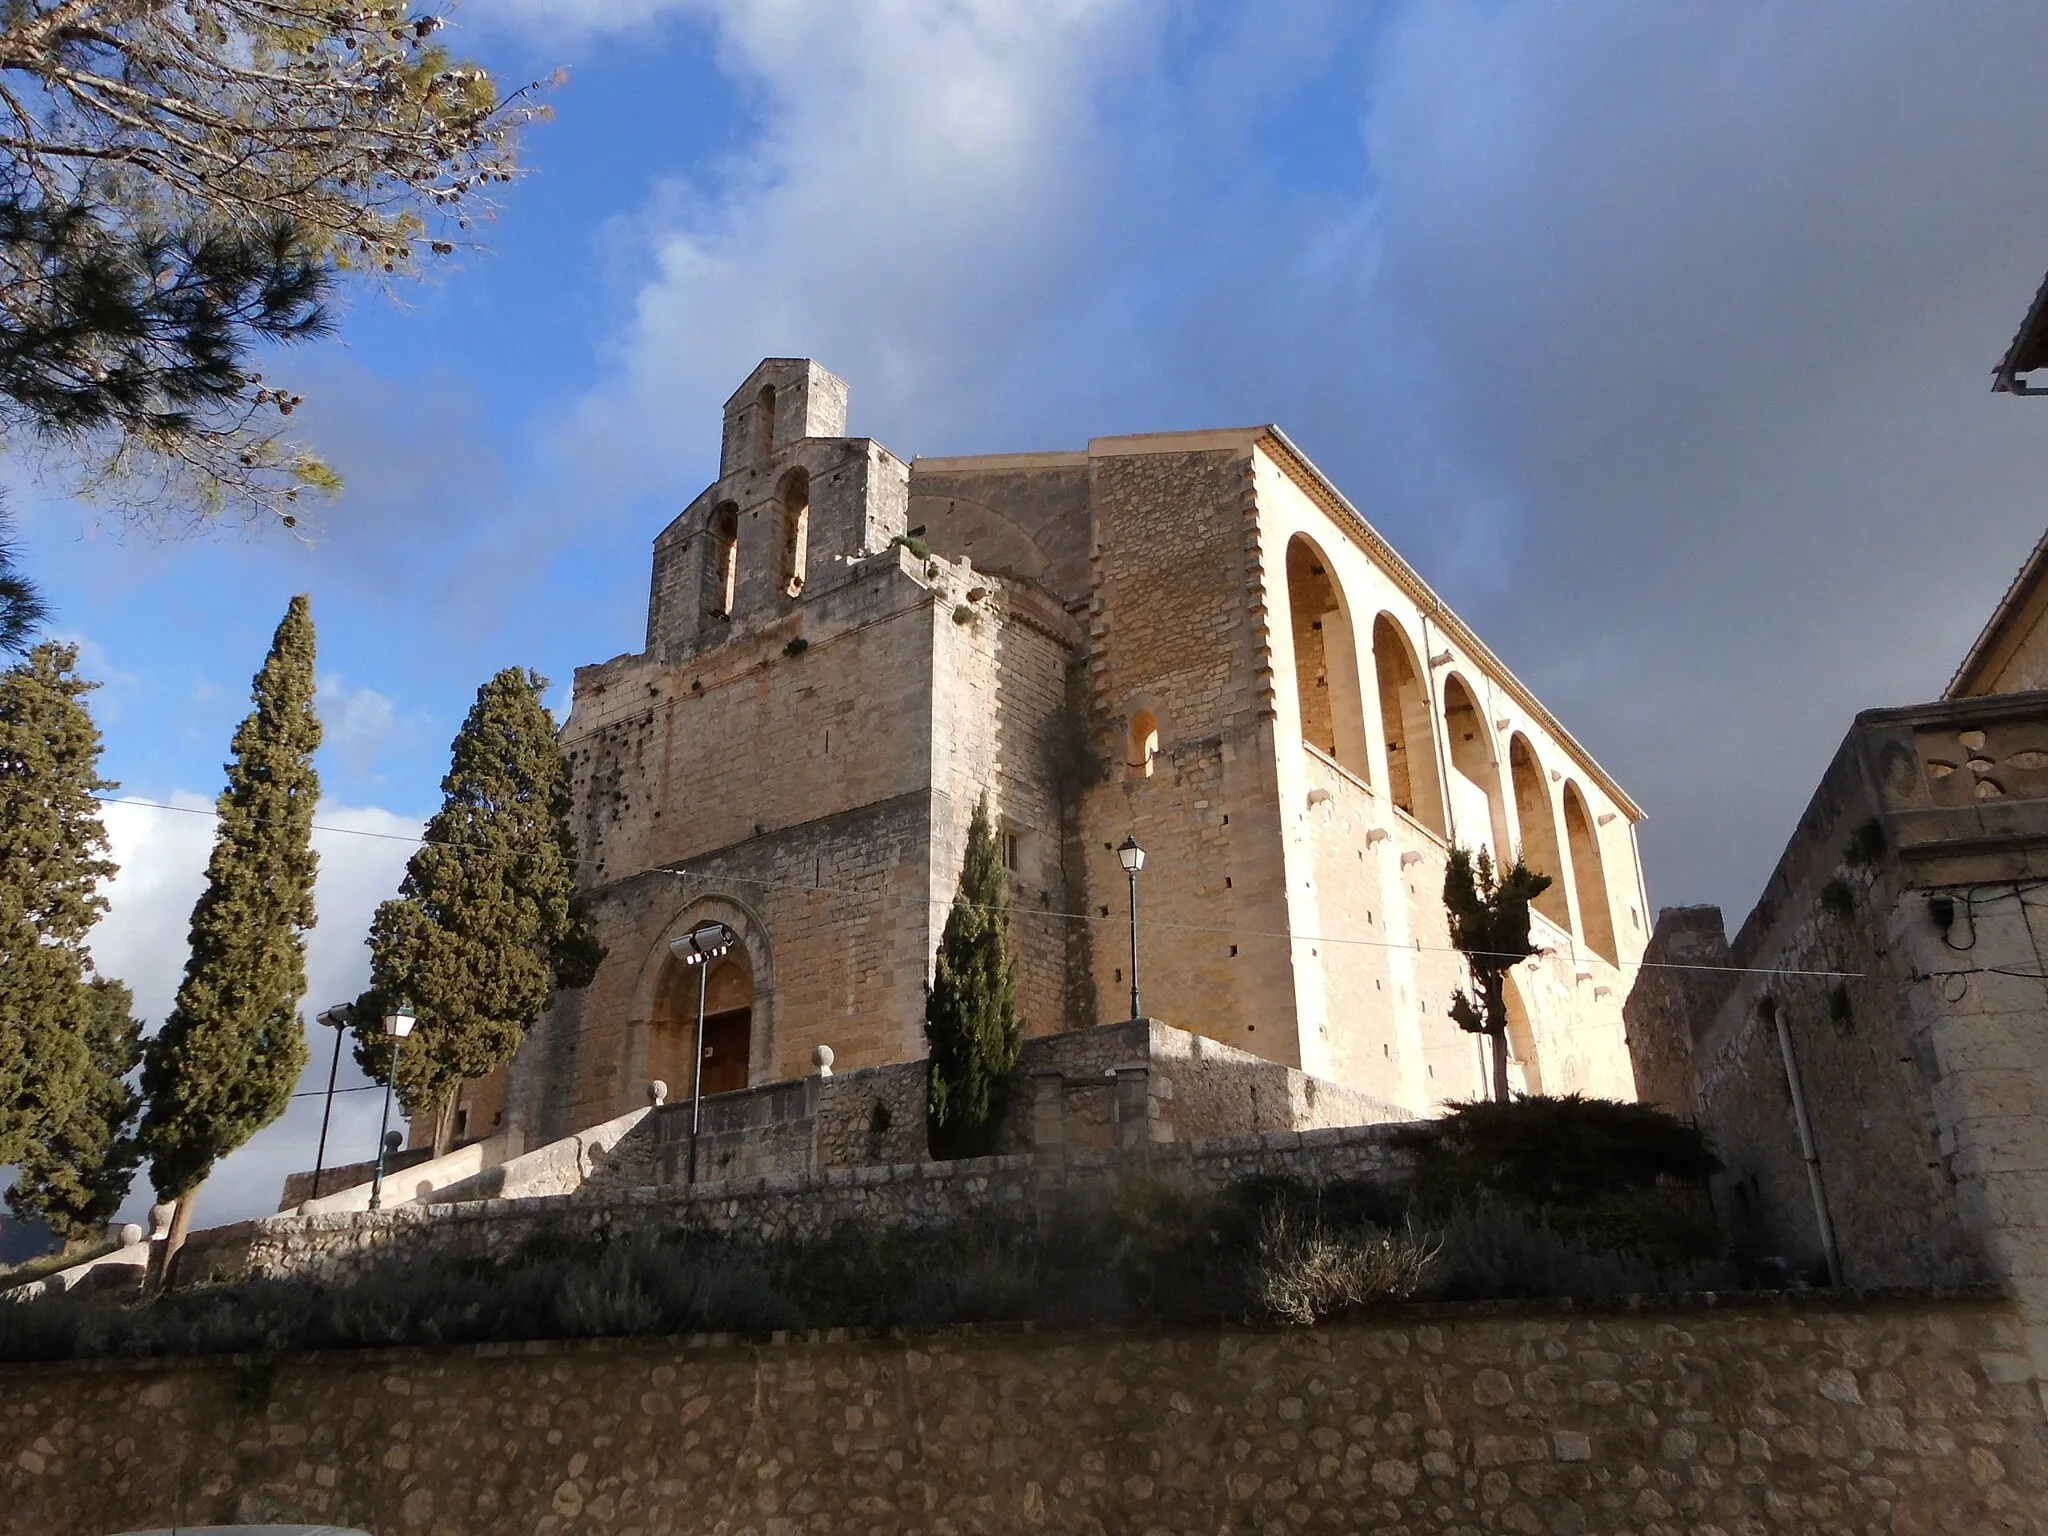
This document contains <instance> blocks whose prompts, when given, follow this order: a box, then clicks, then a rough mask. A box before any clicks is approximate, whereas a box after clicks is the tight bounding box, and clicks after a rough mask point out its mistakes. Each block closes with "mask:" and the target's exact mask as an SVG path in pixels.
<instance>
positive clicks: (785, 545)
mask: <svg viewBox="0 0 2048 1536" xmlns="http://www.w3.org/2000/svg"><path fill="white" fill-rule="evenodd" d="M778 500H779V501H780V502H781V504H782V591H783V594H784V595H785V596H788V597H795V596H797V595H799V594H800V593H801V592H802V591H803V589H804V567H805V565H806V563H807V562H808V560H809V558H810V542H811V477H810V474H809V472H808V471H806V470H804V469H801V468H798V469H792V470H791V471H790V472H789V473H788V474H786V475H784V476H783V477H782V491H781V495H780V496H779V498H778Z"/></svg>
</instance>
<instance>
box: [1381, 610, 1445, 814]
mask: <svg viewBox="0 0 2048 1536" xmlns="http://www.w3.org/2000/svg"><path fill="white" fill-rule="evenodd" d="M1372 664H1373V673H1374V675H1375V677H1376V678H1377V680H1378V683H1379V702H1380V728H1381V729H1382V730H1383V731H1385V732H1386V737H1387V793H1388V794H1389V795H1390V796H1391V797H1392V798H1393V801H1394V804H1396V805H1397V806H1399V807H1400V808H1401V809H1402V810H1404V811H1406V812H1407V813H1408V814H1409V815H1410V816H1413V817H1414V818H1415V819H1416V820H1417V821H1419V822H1421V823H1422V824H1423V825H1424V826H1425V827H1427V828H1429V830H1430V831H1432V832H1434V833H1436V835H1437V836H1438V837H1442V836H1443V835H1444V802H1443V794H1442V791H1441V789H1440V787H1439V785H1438V783H1437V770H1436V736H1435V731H1434V722H1433V721H1432V720H1431V718H1430V716H1431V714H1432V711H1431V708H1430V703H1429V694H1428V691H1427V690H1426V689H1425V688H1424V687H1423V686H1422V672H1421V669H1420V668H1419V667H1418V666H1417V664H1416V659H1415V651H1414V649H1413V648H1412V647H1411V646H1410V645H1409V644H1408V637H1407V636H1406V635H1405V634H1403V633H1402V632H1401V626H1400V625H1399V624H1397V623H1395V622H1394V619H1393V616H1392V615H1391V614H1385V613H1383V614H1381V615H1380V616H1379V617H1378V618H1376V619H1374V620H1373V623H1372Z"/></svg>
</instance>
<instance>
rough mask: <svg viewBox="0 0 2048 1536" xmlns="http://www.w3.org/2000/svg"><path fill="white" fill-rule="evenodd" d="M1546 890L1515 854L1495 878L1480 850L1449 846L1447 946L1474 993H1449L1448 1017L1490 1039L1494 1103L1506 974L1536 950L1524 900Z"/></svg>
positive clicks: (1504, 1033)
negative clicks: (1460, 958) (1460, 956)
mask: <svg viewBox="0 0 2048 1536" xmlns="http://www.w3.org/2000/svg"><path fill="white" fill-rule="evenodd" d="M1549 889H1550V876H1548V875H1539V874H1537V873H1536V871H1535V870H1533V869H1531V868H1529V866H1528V865H1526V864H1524V863H1523V862H1522V856H1521V855H1520V854H1516V855H1515V862H1514V863H1513V865H1511V866H1510V867H1509V868H1507V869H1505V870H1503V871H1501V872H1500V874H1499V875H1498V877H1496V875H1495V873H1494V868H1493V858H1492V856H1491V855H1490V854H1488V853H1487V851H1486V850H1485V849H1484V848H1481V849H1480V850H1479V856H1478V858H1477V859H1474V858H1473V856H1472V855H1471V854H1470V853H1468V852H1467V851H1466V850H1465V849H1463V848H1453V849H1452V850H1451V856H1450V860H1449V862H1448V863H1447V864H1446V865H1445V867H1444V910H1445V912H1446V914H1447V915H1448V916H1449V918H1450V926H1451V944H1452V946H1453V947H1454V948H1456V949H1458V950H1459V951H1460V952H1462V953H1463V955H1464V956H1465V964H1466V966H1467V967H1468V968H1469V969H1470V970H1471V972H1472V992H1473V995H1471V996H1468V995H1467V994H1466V993H1465V990H1464V989H1463V988H1462V987H1461V988H1459V989H1458V990H1457V991H1455V992H1453V993H1452V994H1451V1006H1450V1015H1451V1018H1452V1019H1453V1020H1454V1021H1455V1022H1456V1023H1457V1026H1458V1028H1460V1029H1462V1030H1464V1031H1465V1032H1466V1033H1468V1034H1474V1035H1484V1036H1486V1037H1487V1039H1488V1040H1489V1041H1490V1042H1491V1044H1492V1056H1493V1097H1494V1100H1495V1102H1496V1103H1501V1104H1505V1103H1506V1102H1507V1097H1508V996H1507V977H1508V972H1509V971H1511V970H1513V969H1514V968H1515V967H1516V966H1518V965H1520V964H1521V963H1522V962H1523V961H1524V960H1526V959H1528V958H1529V956H1531V955H1533V954H1535V953H1536V946H1535V945H1533V944H1531V943H1530V942H1529V903H1530V902H1532V901H1534V900H1535V899H1536V898H1537V897H1538V896H1541V895H1542V894H1543V893H1544V892H1545V891H1547V890H1549Z"/></svg>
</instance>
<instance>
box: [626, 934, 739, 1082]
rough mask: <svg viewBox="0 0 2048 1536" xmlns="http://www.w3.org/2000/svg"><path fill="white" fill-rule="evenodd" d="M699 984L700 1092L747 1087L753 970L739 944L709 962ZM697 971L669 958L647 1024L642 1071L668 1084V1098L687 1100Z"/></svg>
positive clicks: (695, 1023) (693, 1034)
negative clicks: (701, 1024) (701, 989)
mask: <svg viewBox="0 0 2048 1536" xmlns="http://www.w3.org/2000/svg"><path fill="white" fill-rule="evenodd" d="M703 986H704V1092H705V1094H706V1095H710V1094H714V1093H732V1092H734V1091H736V1090H738V1089H741V1088H744V1087H746V1086H747V1078H748V1074H749V1072H750V1070H751V1068H752V1065H753V1061H752V1053H753V1038H754V968H753V964H752V961H751V960H750V959H749V957H748V955H747V951H746V947H745V946H744V945H737V944H736V945H734V946H733V948H732V949H731V950H730V951H729V952H728V953H726V954H724V955H721V956H720V957H719V958H718V959H717V960H715V961H713V962H712V963H711V970H710V972H709V974H707V975H706V976H705V977H704V978H703ZM697 987H698V976H697V972H696V971H695V970H693V969H692V968H690V967H689V966H686V965H683V964H681V963H680V962H677V961H675V960H670V961H669V962H668V963H667V965H666V967H665V969H664V971H663V975H662V985H661V990H660V992H659V994H658V996H657V998H656V1004H655V1012H654V1016H653V1018H651V1019H650V1020H649V1021H648V1023H649V1032H648V1040H647V1075H648V1076H649V1077H650V1078H659V1079H660V1080H661V1081H662V1082H664V1083H666V1084H668V1091H669V1097H670V1099H671V1100H679V1099H683V1098H687V1097H688V1096H689V1092H690V1081H691V1077H690V1074H691V1065H692V1063H691V1051H692V1047H693V1046H694V1045H695V1044H696V1036H697Z"/></svg>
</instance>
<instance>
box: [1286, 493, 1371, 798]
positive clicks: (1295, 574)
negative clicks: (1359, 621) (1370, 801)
mask: <svg viewBox="0 0 2048 1536" xmlns="http://www.w3.org/2000/svg"><path fill="white" fill-rule="evenodd" d="M1287 607H1288V613H1289V616H1290V618H1291V619H1292V621H1293V631H1294V694H1295V699H1296V701H1297V703H1298V704H1299V706H1300V712H1301V739H1302V740H1303V741H1305V742H1307V743H1308V744H1309V745H1310V746H1312V747H1314V748H1316V749H1317V750H1318V751H1320V752H1323V753H1326V754H1327V755H1328V756H1330V757H1331V758H1333V759H1335V761H1336V762H1337V765H1338V766H1339V767H1341V768H1344V769H1347V770H1348V771H1350V772H1351V773H1354V774H1356V775H1357V776H1358V777H1359V778H1361V779H1366V780H1368V781H1369V780H1370V778H1371V769H1370V767H1369V766H1368V759H1367V757H1366V750H1365V704H1364V699H1363V697H1362V696H1361V694H1360V692H1359V686H1358V647H1357V645H1356V643H1355V642H1354V641H1353V639H1352V635H1351V618H1350V614H1349V612H1348V611H1347V610H1346V608H1345V606H1344V598H1343V594H1342V593H1341V592H1339V591H1338V590H1337V583H1336V580H1335V578H1334V577H1332V575H1331V574H1330V563H1329V561H1328V560H1326V559H1325V558H1324V557H1323V552H1322V551H1321V550H1320V549H1318V548H1316V546H1315V544H1314V543H1313V542H1311V541H1310V540H1309V539H1308V537H1307V536H1306V535H1304V534H1296V535H1295V536H1294V537H1293V538H1292V539H1289V540H1288V541H1287Z"/></svg>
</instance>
